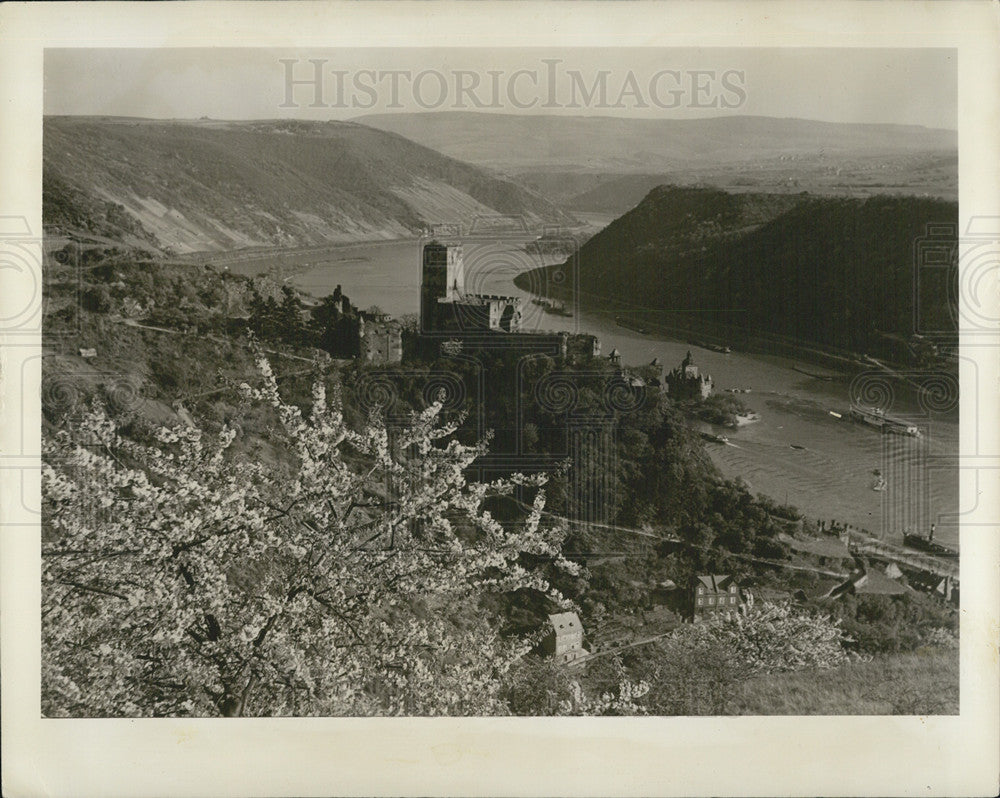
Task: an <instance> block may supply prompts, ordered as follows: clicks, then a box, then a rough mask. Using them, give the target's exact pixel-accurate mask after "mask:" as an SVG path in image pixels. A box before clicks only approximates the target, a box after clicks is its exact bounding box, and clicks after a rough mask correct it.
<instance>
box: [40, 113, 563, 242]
mask: <svg viewBox="0 0 1000 798" xmlns="http://www.w3.org/2000/svg"><path fill="white" fill-rule="evenodd" d="M43 148H44V169H43V218H44V222H45V224H46V226H47V228H49V229H50V230H52V229H59V230H62V231H72V230H83V231H87V232H89V233H91V234H94V235H100V236H103V237H105V238H108V239H111V240H116V241H122V242H124V243H127V244H133V245H142V246H145V247H146V248H150V249H158V250H160V251H165V252H174V253H185V252H193V251H202V250H226V249H235V248H241V247H254V246H303V245H318V244H325V243H336V242H349V241H360V240H371V239H379V238H400V237H408V236H413V235H417V234H419V233H420V232H421V230H422V229H423V228H425V227H427V226H430V225H433V224H437V223H470V222H472V221H473V220H474V219H475V218H476V217H479V216H496V215H505V216H517V217H521V218H523V219H524V220H525V221H526V222H527V223H528V224H530V225H539V226H540V225H545V224H569V223H573V221H574V220H573V219H572V218H571V217H570V216H568V215H567V214H566V213H565V212H563V211H562V210H561V209H559V208H558V207H556V206H555V205H553V204H552V203H550V202H549V201H548V200H546V199H544V198H543V197H542V196H540V195H539V194H537V193H535V192H533V191H531V190H530V189H525V188H524V187H522V186H520V185H517V184H515V183H512V182H510V181H508V180H505V179H502V178H500V177H497V176H496V175H494V174H490V173H487V172H486V171H484V170H482V169H480V168H477V167H475V166H471V165H469V164H465V163H461V162H459V161H457V160H455V159H453V158H449V157H446V156H443V155H441V154H439V153H437V152H433V151H432V150H429V149H427V148H426V147H424V146H421V145H419V144H415V143H413V142H411V141H409V140H407V139H405V138H402V137H400V136H397V135H394V134H392V133H387V132H383V131H379V130H375V129H374V128H371V127H366V126H364V125H358V124H354V123H351V122H301V121H260V122H219V121H213V120H207V119H203V120H191V121H161V120H145V119H126V118H108V117H49V118H46V119H45V121H44V144H43Z"/></svg>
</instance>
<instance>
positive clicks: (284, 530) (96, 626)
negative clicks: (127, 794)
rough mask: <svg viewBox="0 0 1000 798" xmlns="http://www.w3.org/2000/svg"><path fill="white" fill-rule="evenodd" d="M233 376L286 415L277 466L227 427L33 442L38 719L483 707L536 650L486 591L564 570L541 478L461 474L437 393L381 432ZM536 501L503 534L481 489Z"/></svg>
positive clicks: (464, 454) (249, 393)
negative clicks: (39, 565) (247, 449)
mask: <svg viewBox="0 0 1000 798" xmlns="http://www.w3.org/2000/svg"><path fill="white" fill-rule="evenodd" d="M259 366H260V370H261V373H262V376H263V383H262V387H250V386H249V385H243V386H241V390H242V391H243V393H244V394H245V396H246V397H247V399H248V400H250V401H262V402H266V403H267V404H269V405H270V406H271V408H273V411H274V412H275V413H276V415H277V417H278V418H279V419H280V422H281V423H280V429H281V431H282V435H283V437H284V439H285V441H284V442H285V445H286V447H287V449H288V450H289V451H290V452H292V453H293V455H294V456H293V457H292V458H290V460H291V464H290V465H289V464H287V463H285V464H277V465H271V466H268V465H265V464H263V463H259V462H254V461H251V460H249V459H248V458H246V457H245V456H244V457H240V456H236V455H235V454H234V452H233V448H234V447H233V446H232V444H233V441H234V440H235V438H236V432H235V431H234V430H233V429H232V428H229V427H224V428H223V429H222V430H221V431H220V432H219V433H218V434H217V435H214V436H209V435H207V434H204V433H202V432H201V431H199V430H198V429H195V428H190V427H188V428H178V429H174V430H166V429H161V430H160V431H159V433H158V440H157V442H156V444H154V445H144V444H140V443H137V442H135V441H133V440H129V439H127V438H125V437H123V436H122V435H120V434H119V432H118V429H117V427H116V425H115V423H114V422H113V421H112V420H111V419H109V418H108V416H107V415H106V414H105V413H104V412H103V411H102V410H100V409H99V408H95V409H94V410H93V411H91V412H90V413H89V414H88V415H87V416H86V417H85V418H84V419H83V420H82V421H81V422H80V423H78V424H76V425H74V427H73V428H72V429H71V430H63V431H60V432H59V433H57V434H56V435H55V436H53V437H52V438H51V439H50V440H48V441H47V442H46V443H45V445H44V458H43V459H44V465H43V499H44V515H45V520H44V536H43V551H42V554H43V571H42V573H43V654H42V661H43V675H42V688H43V696H42V701H43V712H44V713H45V714H46V715H49V716H67V715H68V716H171V715H196V716H208V715H225V716H237V715H248V716H250V715H254V716H260V715H337V714H490V713H495V712H503V711H504V705H503V702H502V700H501V698H500V687H499V685H500V681H501V678H502V676H503V674H504V673H505V671H506V670H507V669H508V668H509V666H510V664H511V663H512V662H513V661H514V660H515V659H516V658H517V657H518V656H519V655H520V654H521V653H522V652H523V651H524V650H525V648H526V647H527V646H528V645H530V641H525V640H505V639H501V638H500V637H499V636H498V635H497V634H496V632H495V631H494V628H495V624H490V623H488V622H487V619H486V618H484V616H483V614H482V612H481V611H480V610H479V609H478V602H477V598H478V597H479V596H480V595H481V594H483V593H484V592H486V591H497V592H503V591H512V590H517V589H522V588H527V589H532V590H537V591H542V592H543V593H546V594H547V595H549V596H550V597H551V598H552V599H554V600H555V601H557V602H562V598H561V596H560V595H559V594H558V593H557V591H555V590H554V589H553V588H552V587H551V586H550V584H549V583H548V582H547V581H546V580H545V578H543V576H542V574H541V573H540V572H539V571H537V570H535V569H532V568H528V567H526V566H524V565H522V563H523V562H525V557H524V556H523V555H525V554H527V555H531V556H530V557H529V558H528V559H529V560H530V561H531V562H542V563H543V564H546V565H548V566H555V567H557V568H562V569H566V570H568V571H570V572H575V570H576V566H575V565H574V564H573V563H572V562H569V561H567V560H565V559H564V558H563V557H562V555H561V554H560V545H561V541H562V536H563V531H562V530H561V529H560V528H559V527H557V526H553V525H551V523H550V522H549V523H547V522H543V517H542V516H543V514H542V509H543V507H544V502H545V492H544V487H543V485H544V482H545V479H544V477H542V476H532V477H525V476H520V475H516V476H513V477H511V478H509V479H503V480H497V481H494V482H491V483H488V484H478V483H468V482H467V481H466V478H465V473H466V469H467V468H468V466H469V465H470V464H471V463H472V462H473V461H474V460H475V459H476V458H477V457H478V456H480V455H481V454H482V453H483V452H484V450H485V448H484V447H485V443H479V444H477V445H474V446H467V445H463V444H461V443H459V442H458V441H457V440H455V439H454V435H453V434H454V432H455V431H456V428H457V425H456V424H455V423H443V421H442V419H441V417H440V415H441V405H440V403H434V404H431V405H430V406H429V407H428V408H427V409H426V410H424V411H423V412H420V413H416V414H414V415H413V416H412V417H411V418H410V419H409V421H408V422H407V423H406V424H403V425H401V426H400V427H399V428H396V429H390V428H388V427H387V426H386V424H385V423H384V422H383V421H382V420H381V419H380V418H378V417H373V418H372V419H371V420H370V421H369V422H368V424H367V425H366V426H364V428H362V429H351V428H349V427H348V425H347V424H345V421H344V417H343V414H342V411H341V406H340V402H339V397H338V396H337V395H334V396H332V397H330V400H329V401H328V397H327V396H326V392H325V391H324V389H323V387H322V385H320V384H317V385H316V386H315V387H314V388H313V397H312V399H313V401H312V406H311V408H310V410H309V411H308V412H303V411H302V410H300V409H299V408H298V407H295V406H293V405H290V404H288V403H286V401H285V400H284V399H283V398H282V397H281V395H280V393H279V390H278V386H277V382H276V380H275V377H274V375H273V373H272V371H271V369H270V366H269V364H268V363H267V361H266V360H265V359H263V358H262V359H260V361H259ZM519 485H521V486H526V487H528V488H529V489H531V490H534V497H533V504H532V507H531V511H530V512H529V513H527V517H526V518H524V519H523V520H522V522H520V523H518V524H516V525H505V524H501V523H500V522H499V521H498V520H497V519H496V518H495V517H493V516H492V515H491V514H490V512H488V511H487V510H485V509H484V502H486V500H487V498H488V497H490V496H495V495H510V494H511V493H512V492H513V491H514V490H515V489H516V488H517V486H519Z"/></svg>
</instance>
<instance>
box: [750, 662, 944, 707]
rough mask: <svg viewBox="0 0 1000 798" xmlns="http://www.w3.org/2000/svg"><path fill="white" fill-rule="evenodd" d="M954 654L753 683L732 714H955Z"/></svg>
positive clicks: (857, 665)
mask: <svg viewBox="0 0 1000 798" xmlns="http://www.w3.org/2000/svg"><path fill="white" fill-rule="evenodd" d="M958 664H959V663H958V651H956V650H952V649H943V648H922V649H918V650H917V651H915V652H913V653H908V654H892V655H881V656H878V657H876V658H875V659H873V660H872V661H871V662H866V663H854V664H851V665H844V666H842V667H840V668H835V669H832V670H822V671H800V672H798V673H785V674H776V675H771V676H761V677H758V678H756V679H752V680H750V681H749V682H747V683H745V684H744V685H742V686H741V688H740V689H739V690H738V691H737V692H736V694H735V695H733V697H732V700H731V704H730V712H731V713H732V714H737V715H956V714H958V711H959V703H958V698H959V671H958Z"/></svg>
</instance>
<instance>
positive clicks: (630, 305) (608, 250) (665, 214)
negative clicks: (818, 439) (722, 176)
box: [515, 186, 958, 359]
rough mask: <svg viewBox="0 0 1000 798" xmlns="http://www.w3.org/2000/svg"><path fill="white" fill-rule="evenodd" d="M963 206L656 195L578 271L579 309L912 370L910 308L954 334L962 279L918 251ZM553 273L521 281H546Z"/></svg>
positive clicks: (592, 248) (593, 244)
mask: <svg viewBox="0 0 1000 798" xmlns="http://www.w3.org/2000/svg"><path fill="white" fill-rule="evenodd" d="M957 223H958V204H957V203H955V202H947V201H943V200H937V199H930V198H918V197H888V196H878V197H870V198H867V199H859V198H834V197H815V196H810V195H807V194H794V195H793V194H785V195H781V194H754V193H727V192H724V191H720V190H717V189H711V188H686V187H676V186H660V187H658V188H655V189H653V190H652V191H651V192H650V193H649V194H648V195H647V196H646V197H645V199H643V201H642V202H640V203H639V205H638V206H636V207H635V208H634V209H633V210H631V211H629V212H628V213H626V214H625V215H624V216H622V217H620V218H618V219H616V220H615V221H614V222H612V223H611V224H610V225H608V226H607V227H605V228H604V229H603V230H602V231H601V232H599V233H598V234H597V235H595V236H594V237H593V238H591V239H590V240H589V241H587V242H586V243H585V244H584V245H583V247H582V248H581V249H580V251H579V253H578V254H577V256H576V258H575V259H574V260H572V261H571V262H569V264H568V265H569V266H570V267H575V268H576V269H577V270H578V275H577V277H578V280H579V287H580V290H581V298H582V304H583V305H584V306H585V307H588V306H589V307H600V308H608V307H611V308H615V309H617V310H618V312H620V313H623V314H625V315H626V316H627V317H628V318H629V320H630V321H631V322H633V323H638V324H640V325H647V324H648V325H660V326H663V327H668V328H672V329H675V330H678V329H680V330H686V331H687V332H689V333H691V334H694V335H698V334H706V335H711V336H714V337H717V338H721V339H723V340H725V341H727V342H728V343H731V344H733V345H740V344H742V343H743V342H744V341H749V340H750V339H753V338H754V337H759V336H761V335H764V336H767V335H771V336H780V337H781V338H782V339H785V340H792V341H797V342H801V343H803V344H818V345H820V346H822V347H827V348H836V349H840V350H844V351H850V352H866V353H871V354H872V355H882V356H885V357H889V358H898V359H903V358H904V357H905V352H902V351H901V349H900V347H901V343H900V342H901V341H905V340H906V339H908V338H910V336H912V334H913V333H914V332H918V330H916V329H915V327H914V319H915V312H914V311H915V303H920V307H919V310H920V317H921V320H922V324H924V325H925V326H926V327H927V328H928V329H931V330H934V331H940V332H952V331H954V329H955V321H954V319H955V317H956V307H955V301H956V300H955V296H956V293H955V285H954V280H955V272H954V270H953V269H952V270H949V269H936V270H923V272H922V273H921V274H920V275H919V278H920V279H919V280H918V279H917V273H916V265H915V260H914V257H915V256H914V252H915V246H916V244H917V242H919V241H920V240H921V238H922V237H925V236H927V234H928V230H929V227H930V226H932V225H934V226H941V225H942V224H951V225H952V229H957ZM565 268H566V266H565V265H564V266H552V267H548V268H546V269H543V270H536V271H538V272H539V273H536V274H531V273H528V274H524V275H520V276H519V277H518V279H517V280H516V281H515V282H516V283H517V284H518V285H519V286H520V287H522V288H525V289H530V286H531V285H553V284H563V285H565V284H567V282H566V280H565V275H563V278H562V280H548V279H546V278H547V276H548V272H550V271H553V270H560V269H565Z"/></svg>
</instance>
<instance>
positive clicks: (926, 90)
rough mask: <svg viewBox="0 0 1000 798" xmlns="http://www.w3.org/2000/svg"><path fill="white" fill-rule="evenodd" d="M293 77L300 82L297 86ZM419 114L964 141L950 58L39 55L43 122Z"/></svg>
mask: <svg viewBox="0 0 1000 798" xmlns="http://www.w3.org/2000/svg"><path fill="white" fill-rule="evenodd" d="M286 62H291V63H286ZM313 62H317V63H318V65H317V63H313ZM317 70H318V71H317ZM289 78H291V79H292V80H294V81H304V82H303V83H301V84H299V85H289V84H288V80H289ZM317 92H318V94H317ZM425 110H431V111H450V110H481V111H491V112H498V113H547V114H586V115H615V116H634V117H654V118H676V119H691V118H698V117H706V116H719V115H723V114H741V115H742V114H753V115H760V116H778V117H800V118H804V119H820V120H826V121H831V122H894V123H900V124H917V125H925V126H927V127H942V128H950V129H957V126H958V124H957V58H956V54H955V51H954V50H944V49H924V50H915V49H878V50H862V49H812V48H810V49H806V48H786V49H762V48H745V49H708V48H706V49H661V48H641V49H636V48H632V49H621V48H606V49H605V48H601V49H598V48H587V49H582V48H581V49H540V48H532V49H499V48H497V49H488V50H484V49H482V48H468V49H462V48H455V49H441V48H435V49H414V48H386V49H357V50H347V49H337V50H324V49H312V48H310V49H299V50H265V49H235V48H229V49H227V48H204V49H146V50H137V49H73V50H69V49H60V50H47V51H46V54H45V113H46V114H90V115H113V116H141V117H154V118H196V117H201V116H208V117H212V118H213V119H274V118H279V117H288V118H299V119H350V118H352V117H356V116H361V115H363V114H368V113H378V112H386V111H388V112H394V111H395V112H403V111H425Z"/></svg>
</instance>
